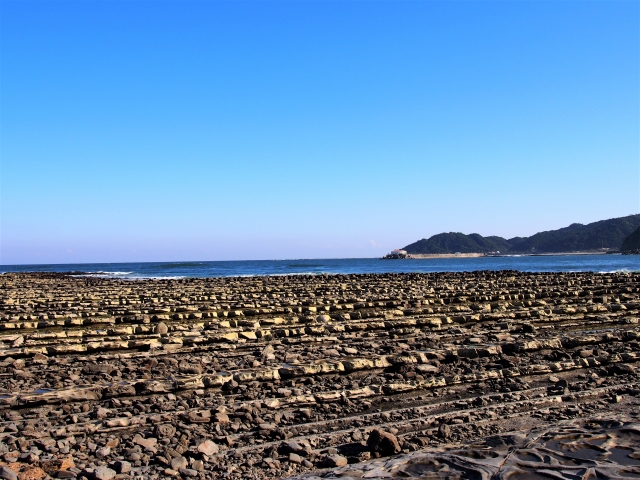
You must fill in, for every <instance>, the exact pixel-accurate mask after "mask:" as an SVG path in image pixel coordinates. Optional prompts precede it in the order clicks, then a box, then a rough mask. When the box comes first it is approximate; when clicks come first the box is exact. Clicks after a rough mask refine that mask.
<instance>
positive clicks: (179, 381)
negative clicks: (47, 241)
mask: <svg viewBox="0 0 640 480" xmlns="http://www.w3.org/2000/svg"><path fill="white" fill-rule="evenodd" d="M639 292H640V275H637V274H624V273H620V274H593V273H519V272H511V271H507V272H475V273H468V272H466V273H438V274H406V275H400V274H388V275H330V276H328V275H325V276H323V275H314V276H290V277H287V276H283V277H253V278H215V279H182V280H141V281H123V280H110V279H100V278H92V277H86V276H81V275H61V274H44V273H39V274H3V275H0V416H2V418H1V419H0V478H16V479H21V480H26V479H29V478H86V479H110V478H114V479H157V478H238V479H239V478H281V477H289V476H296V475H297V476H305V475H306V477H304V478H311V477H313V476H315V477H318V476H321V477H327V478H333V477H341V478H348V477H352V478H386V477H394V476H396V477H399V476H404V477H405V478H567V479H568V478H638V477H640V470H639V469H640V459H639V458H638V455H637V452H638V451H640V444H639V443H638V440H639V438H640V433H638V432H640V430H639V428H638V426H637V425H638V423H637V422H639V419H638V415H640V408H639V405H640V381H639V374H640V365H639V364H638V363H637V362H638V359H640V330H639V329H638V316H639V314H638V312H639V309H640V299H639ZM583 457H584V458H583ZM536 475H537V476H536ZM634 475H635V476H634Z"/></svg>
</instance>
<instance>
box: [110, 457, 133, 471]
mask: <svg viewBox="0 0 640 480" xmlns="http://www.w3.org/2000/svg"><path fill="white" fill-rule="evenodd" d="M113 467H114V470H115V471H116V472H118V473H129V472H130V471H131V464H130V463H129V462H127V461H125V460H119V461H117V462H114V464H113Z"/></svg>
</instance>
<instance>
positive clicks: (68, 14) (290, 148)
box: [0, 0, 640, 264]
mask: <svg viewBox="0 0 640 480" xmlns="http://www.w3.org/2000/svg"><path fill="white" fill-rule="evenodd" d="M0 8H1V12H0V13H1V15H0V27H1V28H0V48H1V67H2V89H1V91H0V106H1V111H2V117H1V121H2V124H1V128H0V141H1V145H2V158H1V167H2V170H1V179H0V181H1V185H0V186H1V192H0V200H1V203H2V205H1V213H0V228H1V230H0V264H35V263H82V262H134V261H140V262H142V261H177V260H203V261H204V260H226V259H234V260H237V259H273V258H340V257H376V256H381V255H383V254H385V253H387V252H388V251H390V250H392V249H394V248H399V247H402V246H404V245H407V244H409V243H412V242H414V241H416V240H419V239H421V238H428V237H430V236H431V235H433V234H437V233H440V232H449V231H453V232H458V231H459V232H463V233H466V234H469V233H479V234H481V235H484V236H487V235H499V236H502V237H505V238H510V237H515V236H529V235H532V234H534V233H536V232H539V231H545V230H552V229H556V228H561V227H565V226H568V225H570V224H571V223H575V222H579V223H584V224H586V223H590V222H594V221H597V220H603V219H607V218H612V217H621V216H625V215H629V214H632V213H637V212H638V211H640V162H639V157H640V145H639V137H638V131H639V128H640V117H639V111H640V108H639V105H640V99H639V92H640V68H639V62H640V61H639V58H640V51H639V50H640V49H639V42H638V38H639V37H640V27H639V25H640V22H639V20H640V4H638V2H626V1H602V2H554V1H549V2H546V1H542V2H481V1H479V2H275V1H274V2H242V1H241V2H159V1H157V2H134V1H130V2H128V1H127V2H125V1H123V2H120V1H111V2H91V1H87V2H72V1H69V2H62V1H55V2H36V1H30V0H21V1H11V0H9V1H4V2H2V3H1V4H0Z"/></svg>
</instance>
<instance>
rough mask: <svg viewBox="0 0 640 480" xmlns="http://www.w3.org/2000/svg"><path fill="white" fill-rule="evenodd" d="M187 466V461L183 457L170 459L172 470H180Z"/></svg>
mask: <svg viewBox="0 0 640 480" xmlns="http://www.w3.org/2000/svg"><path fill="white" fill-rule="evenodd" d="M187 466H189V461H188V460H187V459H186V458H184V457H176V458H173V459H171V468H172V469H174V470H180V469H181V468H184V467H187Z"/></svg>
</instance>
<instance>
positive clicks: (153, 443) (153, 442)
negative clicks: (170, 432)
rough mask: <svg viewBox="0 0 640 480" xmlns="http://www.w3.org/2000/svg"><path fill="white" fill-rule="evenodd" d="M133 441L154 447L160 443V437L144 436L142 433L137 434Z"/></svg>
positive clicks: (142, 445) (143, 445)
mask: <svg viewBox="0 0 640 480" xmlns="http://www.w3.org/2000/svg"><path fill="white" fill-rule="evenodd" d="M133 443H135V444H136V445H140V446H141V447H144V448H153V447H155V446H156V444H157V443H158V439H157V438H153V437H149V438H142V437H141V436H140V435H136V436H135V437H133Z"/></svg>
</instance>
